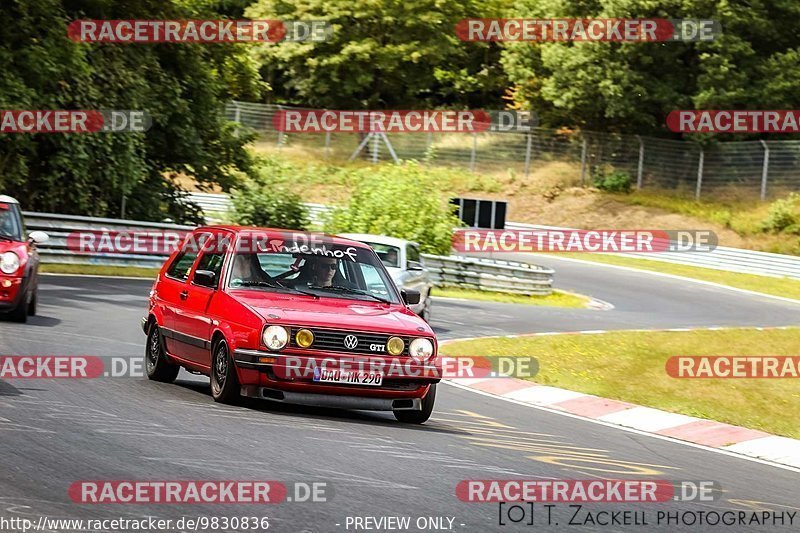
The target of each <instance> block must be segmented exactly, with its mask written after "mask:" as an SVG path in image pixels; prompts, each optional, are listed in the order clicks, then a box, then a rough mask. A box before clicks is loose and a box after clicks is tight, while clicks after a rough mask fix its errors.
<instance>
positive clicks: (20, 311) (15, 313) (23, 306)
mask: <svg viewBox="0 0 800 533" xmlns="http://www.w3.org/2000/svg"><path fill="white" fill-rule="evenodd" d="M29 298H30V296H29V295H27V294H26V295H25V297H23V298H22V301H20V302H19V304H17V306H16V307H15V308H14V309H13V310H11V311H10V312H9V313H8V318H9V319H10V320H11V321H12V322H21V323H23V324H24V323H25V322H27V321H28V311H29V310H30V305H29V304H30V300H29Z"/></svg>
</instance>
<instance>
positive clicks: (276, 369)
mask: <svg viewBox="0 0 800 533" xmlns="http://www.w3.org/2000/svg"><path fill="white" fill-rule="evenodd" d="M263 358H270V359H271V360H273V361H274V362H262V360H263ZM233 359H234V362H235V364H236V367H237V371H238V375H239V382H240V383H241V384H242V387H243V390H244V388H245V387H251V388H250V389H248V390H247V392H246V394H247V395H251V396H253V397H257V398H266V399H270V400H275V401H284V402H287V403H300V404H306V405H326V406H334V407H336V406H339V407H345V408H350V409H357V408H361V409H375V410H398V409H417V405H418V403H419V402H417V401H413V400H419V399H421V398H422V397H424V396H425V394H426V393H427V392H428V389H429V388H430V385H431V384H433V383H438V382H439V381H441V366H440V364H439V363H438V360H437V361H435V362H431V363H429V364H418V363H415V364H414V365H415V366H414V365H412V366H411V367H410V370H411V372H407V371H406V369H407V368H409V367H401V368H400V370H401V372H400V373H397V372H395V371H396V370H397V367H392V368H393V369H394V370H392V369H390V367H389V366H387V365H386V361H387V358H384V357H376V356H361V355H350V354H336V355H333V354H327V353H316V354H309V353H305V354H303V355H298V354H296V353H277V352H267V351H261V350H248V349H238V350H235V351H234V352H233ZM401 359H403V360H406V361H411V360H410V358H408V357H404V358H401ZM381 362H383V363H384V367H383V368H380V367H379V366H375V365H378V364H379V363H381ZM373 363H375V365H373ZM342 365H346V367H345V368H343V367H342ZM313 367H318V368H321V369H331V368H337V369H343V370H355V371H359V372H364V371H367V372H374V371H381V372H383V374H384V379H383V383H382V385H380V386H377V387H376V386H371V385H354V384H338V383H320V382H316V381H314V380H313ZM261 389H264V390H261ZM243 394H245V392H243ZM354 402H355V403H357V404H358V405H361V406H362V407H354V406H352V404H353V403H354ZM348 406H349V407H348Z"/></svg>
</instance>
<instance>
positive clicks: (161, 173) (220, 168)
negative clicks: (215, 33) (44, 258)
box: [0, 0, 263, 222]
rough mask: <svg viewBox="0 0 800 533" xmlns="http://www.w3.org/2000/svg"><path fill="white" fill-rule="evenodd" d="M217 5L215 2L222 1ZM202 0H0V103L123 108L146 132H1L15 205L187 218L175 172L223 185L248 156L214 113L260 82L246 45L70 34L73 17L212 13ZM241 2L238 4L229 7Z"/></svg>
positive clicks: (251, 93)
mask: <svg viewBox="0 0 800 533" xmlns="http://www.w3.org/2000/svg"><path fill="white" fill-rule="evenodd" d="M222 4H224V2H223V3H222ZM213 5H214V4H213V3H212V2H202V3H198V2H188V1H182V0H138V1H132V2H125V3H121V2H116V1H113V0H36V1H34V0H10V1H8V2H3V3H2V5H0V19H1V20H5V21H11V20H13V21H14V24H4V25H2V27H0V108H2V109H133V110H143V111H146V112H147V113H149V114H150V115H151V116H152V118H153V125H152V128H151V129H150V130H149V131H148V132H146V133H92V134H34V135H27V134H0V139H1V140H2V142H0V188H1V189H2V190H3V192H4V193H7V194H12V195H14V196H17V197H19V199H20V200H21V201H22V202H23V203H24V206H25V208H26V209H31V210H39V211H50V212H61V213H68V214H83V215H98V216H119V214H120V210H121V203H122V197H123V196H127V197H128V206H127V207H128V208H127V215H128V218H138V219H143V220H163V219H165V218H171V219H173V220H176V221H181V222H183V221H186V222H197V221H198V220H199V217H198V211H197V210H196V209H195V208H193V206H191V205H188V204H187V203H186V202H185V199H184V198H183V197H182V195H181V193H180V187H179V185H178V184H177V181H176V180H177V179H179V178H181V177H183V176H189V177H191V178H192V179H194V180H196V181H197V182H198V183H199V184H200V185H201V186H211V185H215V184H216V185H221V186H222V187H223V189H227V188H229V187H230V186H231V185H233V184H234V181H235V175H236V171H237V170H246V169H247V168H248V167H249V164H250V158H249V156H248V153H247V152H246V150H245V149H244V145H245V143H246V142H248V140H249V138H248V137H247V136H245V135H239V136H237V134H236V131H235V129H234V128H233V126H232V125H231V124H229V123H227V122H226V121H225V120H224V119H223V117H222V111H223V109H224V105H225V103H226V102H227V101H228V100H229V99H230V98H258V97H259V95H260V92H261V90H262V89H263V85H262V84H261V82H260V81H259V79H258V75H257V71H256V69H255V65H254V63H253V62H252V60H251V59H250V58H249V57H248V55H247V53H246V48H244V46H245V45H230V44H219V45H213V44H129V45H121V44H93V43H75V42H73V41H71V40H70V39H69V38H68V37H67V31H66V28H67V25H68V24H69V22H71V21H72V20H75V19H133V18H136V19H188V18H219V17H220V16H222V15H224V14H225V13H219V12H217V11H214V10H213ZM239 10H240V11H241V8H239Z"/></svg>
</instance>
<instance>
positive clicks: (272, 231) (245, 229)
mask: <svg viewBox="0 0 800 533" xmlns="http://www.w3.org/2000/svg"><path fill="white" fill-rule="evenodd" d="M212 229H214V230H224V231H230V232H233V233H235V234H237V235H257V234H260V235H263V234H265V233H266V234H267V235H270V236H272V235H274V236H276V237H280V236H285V235H286V234H287V233H300V234H311V235H321V236H324V237H325V238H327V239H330V241H331V242H332V243H333V244H335V245H340V246H357V247H359V248H369V247H368V246H367V245H366V244H364V243H363V242H360V241H358V240H353V239H347V238H343V237H340V236H337V235H331V234H329V233H322V232H314V231H300V230H294V229H283V228H258V227H253V226H234V225H225V224H221V225H213V226H200V227H198V228H195V230H194V231H196V232H197V231H203V230H212Z"/></svg>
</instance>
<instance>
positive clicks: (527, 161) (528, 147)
mask: <svg viewBox="0 0 800 533" xmlns="http://www.w3.org/2000/svg"><path fill="white" fill-rule="evenodd" d="M527 136H528V140H527V145H526V147H525V177H526V178H527V177H528V172H529V171H530V169H531V144H532V143H533V137H531V134H530V132H528V135H527ZM492 220H494V219H492Z"/></svg>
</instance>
